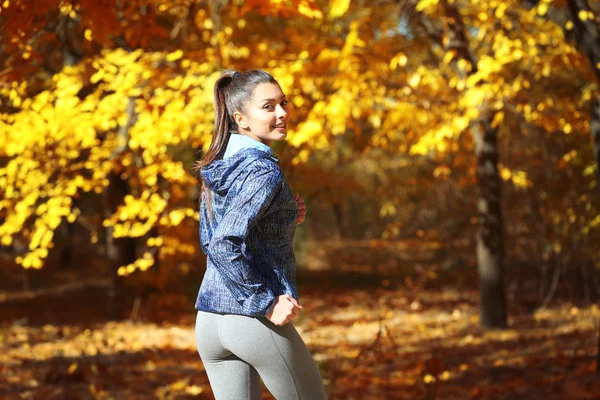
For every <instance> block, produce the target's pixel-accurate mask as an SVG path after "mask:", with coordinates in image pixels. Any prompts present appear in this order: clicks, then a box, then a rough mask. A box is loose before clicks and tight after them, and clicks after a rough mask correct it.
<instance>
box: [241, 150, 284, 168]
mask: <svg viewBox="0 0 600 400" xmlns="http://www.w3.org/2000/svg"><path fill="white" fill-rule="evenodd" d="M235 156H238V157H243V158H244V163H243V164H244V166H245V168H244V170H245V172H246V173H247V174H264V173H267V172H274V173H278V174H280V173H281V168H279V164H278V162H279V160H278V159H277V158H276V157H274V156H273V155H271V154H269V153H267V152H264V151H262V150H258V149H254V148H246V149H242V150H240V151H239V152H238V153H236V154H235V155H234V157H235Z"/></svg>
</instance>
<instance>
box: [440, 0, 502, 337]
mask: <svg viewBox="0 0 600 400" xmlns="http://www.w3.org/2000/svg"><path fill="white" fill-rule="evenodd" d="M442 6H443V7H444V11H445V14H446V24H447V26H448V31H449V32H448V38H447V39H448V40H446V41H445V45H444V47H445V50H446V51H447V52H448V51H453V52H455V54H456V58H455V63H454V65H456V64H457V63H456V62H457V61H458V60H460V59H463V60H465V61H467V62H468V63H469V64H470V66H471V69H470V72H463V71H462V70H461V69H460V68H456V70H457V73H458V74H459V75H462V77H463V78H464V77H465V75H466V74H473V73H476V72H477V62H476V60H475V58H474V57H473V56H472V54H471V51H470V49H469V43H468V39H467V37H466V35H465V26H464V23H463V21H462V16H461V15H460V13H459V12H458V9H457V8H456V7H455V5H454V4H450V3H449V2H448V1H447V0H443V1H442ZM467 71H469V70H468V69H467ZM492 118H493V111H492V110H491V109H490V107H489V106H488V104H487V102H486V101H484V102H483V104H482V105H481V106H480V108H479V118H478V119H477V120H475V121H473V122H472V123H471V126H470V128H471V133H472V135H473V141H474V143H475V156H476V158H477V181H478V186H479V194H478V196H479V199H478V201H477V212H478V216H479V219H478V220H479V227H478V231H477V237H476V242H477V244H476V256H477V272H478V275H479V300H480V302H479V312H480V316H481V321H480V322H481V324H482V325H483V326H484V327H486V328H505V327H506V326H507V323H506V295H505V288H504V267H503V262H504V241H503V223H502V210H501V206H500V200H501V197H500V196H501V191H500V186H501V180H500V175H499V173H498V146H497V129H496V128H492V127H491V124H490V121H492Z"/></svg>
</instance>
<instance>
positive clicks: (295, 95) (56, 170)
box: [0, 0, 600, 399]
mask: <svg viewBox="0 0 600 400" xmlns="http://www.w3.org/2000/svg"><path fill="white" fill-rule="evenodd" d="M598 12H600V4H599V3H598V2H596V1H586V0H568V1H565V0H542V1H534V0H526V1H516V0H508V1H495V0H485V1H481V0H454V1H450V0H396V1H392V0H377V1H366V0H362V1H359V0H337V1H322V0H263V1H254V0H248V1H242V0H215V1H201V0H172V1H159V0H149V1H142V0H132V1H123V0H93V1H92V0H79V1H57V0H36V1H34V0H4V1H2V0H0V35H1V42H0V188H1V190H0V263H1V269H0V273H1V275H0V324H1V325H0V346H1V348H2V351H1V353H2V355H0V376H3V377H4V382H3V380H2V379H0V397H2V396H4V397H6V398H44V399H64V398H69V399H70V398H77V399H79V398H84V399H85V398H99V399H100V398H101V399H109V398H116V399H121V398H136V399H137V398H169V399H171V398H173V399H175V398H212V397H211V392H210V387H209V386H208V381H207V378H206V374H205V372H204V370H203V367H202V364H201V362H200V360H199V357H198V355H197V353H196V350H195V344H194V342H193V324H194V317H195V312H194V309H193V304H194V300H195V296H196V294H197V290H198V288H199V285H200V282H201V280H202V274H203V272H204V268H205V261H206V258H205V256H204V255H203V254H202V252H201V250H200V248H199V243H198V215H197V210H198V195H199V181H198V179H197V177H196V176H195V173H194V171H193V164H194V162H195V161H196V160H198V159H199V158H201V156H202V153H203V151H205V150H206V149H207V148H208V145H209V144H210V139H211V133H212V127H213V120H214V118H213V114H214V109H213V98H212V91H213V84H214V82H215V80H216V78H217V77H218V76H219V74H220V73H221V71H222V70H224V69H235V70H238V71H247V70H250V69H254V68H260V69H265V70H267V71H269V72H270V73H272V74H273V75H274V76H275V78H276V79H277V80H278V81H279V83H280V85H281V86H282V89H283V90H284V92H285V93H286V95H287V97H288V100H289V101H290V110H291V122H290V128H289V129H288V137H287V140H286V141H285V142H278V143H275V144H274V145H273V149H274V151H275V153H277V154H278V156H279V158H280V160H281V161H280V166H281V168H282V170H283V171H284V174H285V176H286V178H287V180H288V182H289V184H290V186H291V187H292V189H293V190H294V191H295V192H297V193H299V194H301V195H302V196H303V197H304V198H305V200H306V203H307V209H308V214H307V218H306V221H305V222H304V223H303V224H301V225H299V226H298V229H297V231H296V241H295V248H296V257H297V264H298V284H299V289H300V301H301V303H303V304H304V306H305V311H304V314H303V316H302V317H301V318H299V319H298V320H297V324H296V325H297V328H298V330H299V331H300V333H301V334H302V336H303V337H304V338H305V340H306V342H307V344H308V346H309V348H310V349H311V352H312V353H313V355H315V359H316V360H317V362H318V364H319V367H320V369H321V373H322V375H323V378H324V380H325V383H326V385H327V388H328V392H329V394H330V397H331V398H335V399H388V398H389V399H434V398H443V399H469V398H486V399H513V398H522V399H538V398H545V399H554V398H556V399H570V398H573V399H588V398H589V399H592V398H596V397H594V396H595V395H596V394H595V393H598V392H600V387H599V386H598V383H597V379H596V380H594V379H593V377H594V376H595V375H594V374H595V373H597V371H598V366H597V364H598V365H600V358H599V357H600V356H598V352H597V351H598V350H597V347H598V340H599V339H598V330H599V323H598V320H599V317H600V311H599V309H598V306H597V304H598V300H599V298H600V274H599V271H600V215H599V212H598V211H599V209H600V185H599V184H598V182H599V181H600V169H599V167H598V166H599V163H600V104H599V102H598V99H599V95H600V93H599V91H598V79H599V77H600V41H599V39H598V38H599V37H600V30H599V28H598V23H599V22H600V20H599V19H598V16H597V15H598ZM597 360H598V361H597ZM264 394H265V398H270V397H269V396H270V395H269V394H268V393H267V392H266V391H265V393H264Z"/></svg>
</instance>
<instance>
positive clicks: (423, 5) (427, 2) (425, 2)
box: [416, 0, 439, 11]
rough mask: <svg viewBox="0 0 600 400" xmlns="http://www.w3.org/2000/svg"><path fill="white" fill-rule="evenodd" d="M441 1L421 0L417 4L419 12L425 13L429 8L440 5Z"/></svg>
mask: <svg viewBox="0 0 600 400" xmlns="http://www.w3.org/2000/svg"><path fill="white" fill-rule="evenodd" d="M438 2H439V0H419V2H418V3H417V7H416V9H417V11H423V10H425V9H427V8H430V7H433V6H436V5H437V4H438Z"/></svg>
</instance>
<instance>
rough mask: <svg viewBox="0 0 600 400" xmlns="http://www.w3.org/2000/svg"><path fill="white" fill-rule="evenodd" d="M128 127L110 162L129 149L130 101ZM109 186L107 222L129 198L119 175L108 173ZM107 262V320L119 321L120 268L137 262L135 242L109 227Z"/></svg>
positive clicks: (132, 102) (132, 116)
mask: <svg viewBox="0 0 600 400" xmlns="http://www.w3.org/2000/svg"><path fill="white" fill-rule="evenodd" d="M127 115H128V119H127V123H126V124H125V125H123V126H121V127H120V128H119V132H118V135H119V137H120V138H121V141H120V142H121V143H122V145H120V146H118V147H117V148H116V149H115V150H114V151H113V152H112V154H111V155H110V157H109V158H110V159H114V158H117V157H118V156H120V155H121V154H123V153H124V152H125V151H126V150H127V147H128V142H129V129H130V128H131V127H132V126H133V125H134V124H135V122H136V119H137V116H136V114H135V99H134V98H130V99H129V104H128V107H127ZM107 178H108V182H109V184H108V186H107V187H106V188H105V189H104V193H103V215H104V218H105V219H109V218H110V217H111V216H112V215H113V214H114V213H115V211H116V210H117V208H118V207H119V205H120V204H121V203H122V202H123V199H124V198H125V196H126V195H128V194H130V188H129V184H128V182H127V181H126V180H124V179H123V178H121V174H120V173H119V172H111V173H109V174H108V176H107ZM104 235H105V243H106V261H107V264H108V281H109V284H108V304H107V306H108V316H109V318H111V319H117V318H119V316H120V315H119V308H118V304H119V301H120V294H121V292H122V287H123V282H122V278H121V276H119V273H118V271H119V268H120V267H121V266H123V265H127V264H130V263H132V262H134V261H135V259H136V242H135V239H134V238H122V239H116V238H115V237H114V229H113V227H112V226H108V227H106V228H105V232H104Z"/></svg>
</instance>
